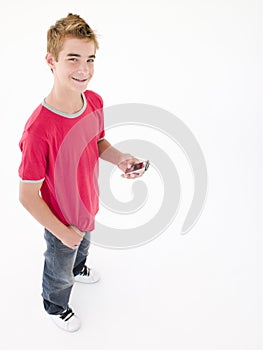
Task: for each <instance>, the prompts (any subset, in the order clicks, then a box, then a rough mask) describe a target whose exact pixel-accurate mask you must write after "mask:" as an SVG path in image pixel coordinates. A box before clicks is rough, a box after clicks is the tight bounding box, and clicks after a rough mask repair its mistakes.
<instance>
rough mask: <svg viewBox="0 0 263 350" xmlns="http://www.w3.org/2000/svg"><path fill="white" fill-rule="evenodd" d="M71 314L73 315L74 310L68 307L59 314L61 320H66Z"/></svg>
mask: <svg viewBox="0 0 263 350" xmlns="http://www.w3.org/2000/svg"><path fill="white" fill-rule="evenodd" d="M72 316H74V312H73V311H72V310H71V308H70V307H68V308H67V310H66V311H64V312H62V314H61V315H60V318H61V319H62V320H63V321H65V322H66V321H68V320H69V319H70V318H71V317H72Z"/></svg>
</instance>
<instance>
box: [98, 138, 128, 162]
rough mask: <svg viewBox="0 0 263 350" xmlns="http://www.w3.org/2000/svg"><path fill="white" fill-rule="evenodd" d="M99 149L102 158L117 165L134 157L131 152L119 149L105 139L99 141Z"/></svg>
mask: <svg viewBox="0 0 263 350" xmlns="http://www.w3.org/2000/svg"><path fill="white" fill-rule="evenodd" d="M98 149H99V155H100V158H101V159H103V160H106V161H107V162H110V163H113V164H115V165H118V164H120V163H121V162H123V161H124V160H127V159H129V158H133V157H132V156H131V155H130V154H129V153H123V152H120V151H119V150H117V149H116V148H115V147H113V146H112V145H111V144H110V143H109V142H108V141H107V140H105V139H104V140H102V141H100V142H99V143H98Z"/></svg>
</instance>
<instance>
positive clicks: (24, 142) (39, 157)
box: [18, 131, 48, 182]
mask: <svg viewBox="0 0 263 350" xmlns="http://www.w3.org/2000/svg"><path fill="white" fill-rule="evenodd" d="M19 147H20V150H21V152H22V160H21V163H20V166H19V170H18V173H19V177H20V179H21V181H24V182H40V181H43V180H44V178H45V174H46V168H47V155H48V145H47V143H46V142H45V141H44V140H42V139H41V138H39V137H38V136H36V135H34V134H31V133H29V132H27V131H25V132H24V134H23V136H22V138H21V140H20V142H19Z"/></svg>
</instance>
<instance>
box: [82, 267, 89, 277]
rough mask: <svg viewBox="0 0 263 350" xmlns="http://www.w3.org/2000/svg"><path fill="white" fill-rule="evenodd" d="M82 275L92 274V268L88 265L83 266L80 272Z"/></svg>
mask: <svg viewBox="0 0 263 350" xmlns="http://www.w3.org/2000/svg"><path fill="white" fill-rule="evenodd" d="M80 275H81V276H89V275H90V268H89V267H87V266H86V265H85V266H84V267H83V269H82V271H81V272H80Z"/></svg>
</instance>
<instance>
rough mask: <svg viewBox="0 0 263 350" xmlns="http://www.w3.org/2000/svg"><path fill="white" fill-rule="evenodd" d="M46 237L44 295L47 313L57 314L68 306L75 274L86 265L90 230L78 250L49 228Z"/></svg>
mask: <svg viewBox="0 0 263 350" xmlns="http://www.w3.org/2000/svg"><path fill="white" fill-rule="evenodd" d="M44 237H45V240H46V243H47V250H46V252H45V254H44V256H45V264H44V271H43V281H42V290H43V291H42V297H43V302H44V308H45V310H46V311H47V313H49V314H53V315H56V314H59V313H60V312H61V311H64V310H65V309H66V308H67V306H68V302H69V298H70V293H71V290H72V287H73V284H74V276H76V275H78V274H79V273H80V272H81V270H82V268H83V267H84V265H85V262H86V259H87V256H88V250H89V246H90V232H86V233H85V236H84V238H83V240H82V241H81V244H80V246H79V247H78V249H76V250H73V249H71V248H68V247H67V246H65V245H64V244H63V243H62V242H61V241H60V240H59V239H57V238H56V237H55V236H54V235H53V234H52V233H51V232H49V231H48V230H47V229H45V236H44Z"/></svg>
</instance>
